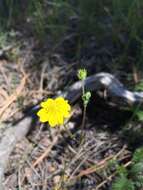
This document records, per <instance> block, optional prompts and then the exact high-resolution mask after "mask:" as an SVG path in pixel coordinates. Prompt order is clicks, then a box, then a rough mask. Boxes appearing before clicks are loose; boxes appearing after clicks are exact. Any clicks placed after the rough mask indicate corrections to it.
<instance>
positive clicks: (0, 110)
mask: <svg viewBox="0 0 143 190" xmlns="http://www.w3.org/2000/svg"><path fill="white" fill-rule="evenodd" d="M25 82H26V77H23V79H22V80H21V83H20V85H19V86H18V87H17V89H16V91H15V92H14V93H13V94H12V95H11V96H10V97H9V98H8V100H6V101H5V105H4V106H3V107H2V108H1V109H0V117H1V116H2V114H3V113H4V111H5V110H6V109H7V108H8V107H9V106H10V105H11V104H12V103H13V102H14V101H15V100H16V99H17V98H18V97H19V95H20V94H21V92H22V90H23V88H24V86H25Z"/></svg>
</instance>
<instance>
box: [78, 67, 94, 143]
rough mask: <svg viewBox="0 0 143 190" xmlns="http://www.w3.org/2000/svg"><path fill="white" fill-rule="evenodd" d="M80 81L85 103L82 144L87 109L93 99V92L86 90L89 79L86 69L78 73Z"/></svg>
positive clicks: (82, 134)
mask: <svg viewBox="0 0 143 190" xmlns="http://www.w3.org/2000/svg"><path fill="white" fill-rule="evenodd" d="M77 76H78V79H79V80H81V81H82V101H83V107H84V110H83V118H82V124H81V131H82V132H81V142H82V140H83V136H84V133H83V129H84V125H85V118H86V108H87V105H88V103H89V101H90V98H91V92H90V91H86V90H85V80H86V78H87V70H86V69H79V70H78V73H77Z"/></svg>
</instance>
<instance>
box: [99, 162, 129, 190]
mask: <svg viewBox="0 0 143 190" xmlns="http://www.w3.org/2000/svg"><path fill="white" fill-rule="evenodd" d="M131 163H132V162H131V161H129V162H127V163H126V164H125V165H124V167H128V166H129V165H131ZM116 174H117V171H115V172H114V173H113V174H111V175H110V176H109V177H107V179H105V180H104V181H102V182H101V183H100V184H99V185H97V187H96V188H95V190H98V189H99V188H101V187H102V186H103V185H105V184H106V183H107V182H108V181H111V180H112V178H113V177H114V176H115V175H116Z"/></svg>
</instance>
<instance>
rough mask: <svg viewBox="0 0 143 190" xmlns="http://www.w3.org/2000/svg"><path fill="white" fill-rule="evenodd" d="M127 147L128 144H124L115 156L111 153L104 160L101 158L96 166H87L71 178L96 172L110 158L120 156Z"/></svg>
mask: <svg viewBox="0 0 143 190" xmlns="http://www.w3.org/2000/svg"><path fill="white" fill-rule="evenodd" d="M125 148H126V145H124V146H123V148H122V149H121V150H120V151H119V152H118V153H117V154H116V155H114V156H113V155H110V156H109V157H107V158H105V159H104V160H101V161H100V162H99V163H98V164H97V165H96V166H94V167H90V168H87V169H86V170H83V171H81V172H80V173H79V174H78V175H77V176H73V177H72V178H71V180H72V179H76V178H80V177H82V176H85V175H88V174H91V173H93V172H96V171H97V170H100V169H102V168H104V167H105V165H106V164H107V162H108V161H109V160H112V159H117V157H118V156H120V155H121V154H122V153H123V151H124V150H125Z"/></svg>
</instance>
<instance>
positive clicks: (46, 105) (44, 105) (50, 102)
mask: <svg viewBox="0 0 143 190" xmlns="http://www.w3.org/2000/svg"><path fill="white" fill-rule="evenodd" d="M53 103H54V100H53V99H52V98H48V99H47V100H46V101H44V102H42V103H41V104H40V105H41V107H43V108H47V107H49V106H50V105H51V104H53Z"/></svg>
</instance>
